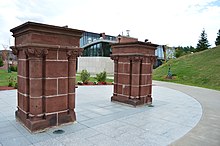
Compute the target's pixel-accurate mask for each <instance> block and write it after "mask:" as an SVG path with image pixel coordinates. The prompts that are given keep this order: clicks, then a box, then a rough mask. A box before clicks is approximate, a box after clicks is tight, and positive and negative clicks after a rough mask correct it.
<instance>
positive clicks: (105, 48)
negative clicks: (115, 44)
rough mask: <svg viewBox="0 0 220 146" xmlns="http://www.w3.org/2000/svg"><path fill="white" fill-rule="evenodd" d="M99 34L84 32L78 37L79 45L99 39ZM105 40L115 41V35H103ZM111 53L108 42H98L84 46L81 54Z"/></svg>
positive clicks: (108, 54)
mask: <svg viewBox="0 0 220 146" xmlns="http://www.w3.org/2000/svg"><path fill="white" fill-rule="evenodd" d="M100 37H101V34H98V33H92V32H84V33H83V36H82V37H81V39H80V47H83V46H85V45H86V44H88V43H91V42H93V41H95V40H98V39H100ZM104 39H105V40H111V41H116V37H115V36H110V35H105V38H104ZM111 53H112V49H111V46H110V44H109V43H107V42H99V43H96V44H93V45H90V46H88V47H85V48H84V50H83V54H82V56H102V57H109V56H110V54H111Z"/></svg>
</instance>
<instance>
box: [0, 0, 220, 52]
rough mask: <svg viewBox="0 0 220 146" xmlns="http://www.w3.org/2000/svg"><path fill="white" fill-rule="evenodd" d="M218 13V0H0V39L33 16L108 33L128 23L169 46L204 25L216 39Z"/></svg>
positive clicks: (190, 41)
mask: <svg viewBox="0 0 220 146" xmlns="http://www.w3.org/2000/svg"><path fill="white" fill-rule="evenodd" d="M219 18H220V3H219V2H218V1H217V0H193V1H192V0H166V1H164V0H154V1H152V0H120V1H119V0H111V1H107V0H93V1H91V0H90V1H89V0H80V1H79V0H63V1H60V0H28V1H26V0H7V1H6V0H0V24H1V28H0V44H7V43H8V40H9V38H11V40H12V37H10V36H11V33H10V32H9V30H10V29H11V28H13V27H16V26H18V25H20V24H22V23H24V22H26V21H35V22H40V23H47V24H51V25H58V26H64V25H68V26H69V27H71V28H76V29H82V30H86V31H92V32H97V33H100V32H106V33H107V34H110V35H118V34H119V33H121V32H122V31H124V33H125V30H126V29H130V30H131V32H130V34H131V36H134V37H137V38H139V40H144V39H145V38H148V39H149V40H150V41H151V42H153V43H157V44H169V45H170V46H178V45H182V46H187V45H192V46H196V44H197V42H198V39H199V36H200V33H201V32H202V29H203V28H205V30H206V32H207V34H208V40H209V42H210V43H211V44H212V45H214V41H215V39H216V33H217V31H218V29H220V27H219V26H220V19H219ZM11 45H13V44H11ZM0 49H1V47H0Z"/></svg>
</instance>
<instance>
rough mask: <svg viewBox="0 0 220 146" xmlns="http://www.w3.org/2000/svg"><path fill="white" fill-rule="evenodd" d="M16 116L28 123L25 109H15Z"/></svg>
mask: <svg viewBox="0 0 220 146" xmlns="http://www.w3.org/2000/svg"><path fill="white" fill-rule="evenodd" d="M15 117H16V119H18V120H20V121H21V122H23V123H24V124H26V119H27V114H26V113H24V112H23V111H21V110H20V109H18V110H17V111H15Z"/></svg>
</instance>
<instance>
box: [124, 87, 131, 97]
mask: <svg viewBox="0 0 220 146" xmlns="http://www.w3.org/2000/svg"><path fill="white" fill-rule="evenodd" d="M123 95H127V96H129V95H130V86H124V88H123Z"/></svg>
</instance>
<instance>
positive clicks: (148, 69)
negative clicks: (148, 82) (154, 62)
mask: <svg viewBox="0 0 220 146" xmlns="http://www.w3.org/2000/svg"><path fill="white" fill-rule="evenodd" d="M150 73H152V69H151V65H150V64H142V74H150Z"/></svg>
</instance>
